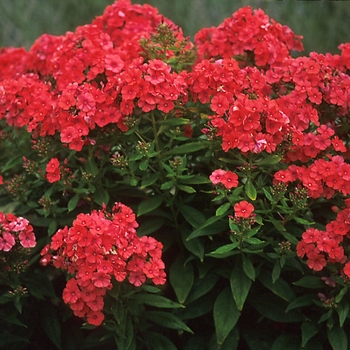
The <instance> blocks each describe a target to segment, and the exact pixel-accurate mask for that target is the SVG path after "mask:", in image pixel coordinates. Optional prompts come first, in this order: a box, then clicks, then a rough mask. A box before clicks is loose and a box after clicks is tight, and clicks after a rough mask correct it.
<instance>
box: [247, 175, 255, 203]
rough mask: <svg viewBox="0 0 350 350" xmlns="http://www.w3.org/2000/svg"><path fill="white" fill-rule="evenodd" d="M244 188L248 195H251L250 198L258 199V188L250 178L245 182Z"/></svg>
mask: <svg viewBox="0 0 350 350" xmlns="http://www.w3.org/2000/svg"><path fill="white" fill-rule="evenodd" d="M244 190H245V193H246V194H247V196H248V197H249V199H251V200H252V201H255V200H256V195H257V194H256V189H255V187H254V185H253V183H252V181H251V180H250V179H249V180H248V181H247V183H246V184H245V187H244Z"/></svg>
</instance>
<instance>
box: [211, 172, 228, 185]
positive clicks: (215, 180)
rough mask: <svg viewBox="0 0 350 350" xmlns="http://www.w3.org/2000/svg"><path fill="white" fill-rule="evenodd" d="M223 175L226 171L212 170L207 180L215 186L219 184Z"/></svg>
mask: <svg viewBox="0 0 350 350" xmlns="http://www.w3.org/2000/svg"><path fill="white" fill-rule="evenodd" d="M225 173H226V171H225V170H223V169H217V170H214V171H213V172H212V173H211V175H210V176H209V179H210V181H211V182H212V184H213V185H217V184H219V183H220V182H221V178H222V176H223V175H224V174H225Z"/></svg>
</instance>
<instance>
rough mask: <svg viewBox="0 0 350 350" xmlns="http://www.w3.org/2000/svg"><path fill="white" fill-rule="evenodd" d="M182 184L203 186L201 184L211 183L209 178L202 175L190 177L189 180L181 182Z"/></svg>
mask: <svg viewBox="0 0 350 350" xmlns="http://www.w3.org/2000/svg"><path fill="white" fill-rule="evenodd" d="M182 182H184V183H186V184H188V185H203V184H208V183H211V181H210V180H209V178H207V177H206V176H202V175H191V177H190V178H188V179H186V180H183V181H182Z"/></svg>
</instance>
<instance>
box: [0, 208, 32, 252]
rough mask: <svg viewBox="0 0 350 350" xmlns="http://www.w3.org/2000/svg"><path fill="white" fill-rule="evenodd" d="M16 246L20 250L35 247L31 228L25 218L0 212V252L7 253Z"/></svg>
mask: <svg viewBox="0 0 350 350" xmlns="http://www.w3.org/2000/svg"><path fill="white" fill-rule="evenodd" d="M16 244H17V245H18V247H22V248H33V247H35V245H36V238H35V234H34V232H33V226H32V225H30V224H29V221H28V220H27V219H25V218H22V217H16V216H15V215H13V214H4V213H2V212H0V251H4V252H9V251H10V250H11V249H12V248H14V247H15V246H16Z"/></svg>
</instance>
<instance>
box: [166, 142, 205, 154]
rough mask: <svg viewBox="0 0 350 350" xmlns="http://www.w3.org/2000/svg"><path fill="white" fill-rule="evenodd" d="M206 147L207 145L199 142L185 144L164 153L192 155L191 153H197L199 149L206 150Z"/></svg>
mask: <svg viewBox="0 0 350 350" xmlns="http://www.w3.org/2000/svg"><path fill="white" fill-rule="evenodd" d="M208 145H209V143H207V142H201V141H199V142H191V143H186V144H184V145H181V146H178V147H174V148H172V149H171V150H169V151H168V152H166V153H165V155H174V154H188V153H193V152H197V151H199V150H201V149H204V148H208Z"/></svg>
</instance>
